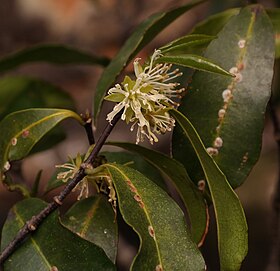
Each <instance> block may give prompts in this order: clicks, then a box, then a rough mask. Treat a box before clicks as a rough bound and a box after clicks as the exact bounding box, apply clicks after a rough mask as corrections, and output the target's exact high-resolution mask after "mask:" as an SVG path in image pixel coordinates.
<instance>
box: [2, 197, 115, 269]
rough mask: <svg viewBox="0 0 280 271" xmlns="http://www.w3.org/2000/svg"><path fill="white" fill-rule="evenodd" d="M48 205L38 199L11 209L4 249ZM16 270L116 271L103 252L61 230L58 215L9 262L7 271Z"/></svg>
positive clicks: (3, 242) (47, 220) (47, 219)
mask: <svg viewBox="0 0 280 271" xmlns="http://www.w3.org/2000/svg"><path fill="white" fill-rule="evenodd" d="M46 205H47V204H46V203H45V202H43V201H42V200H39V199H35V198H31V199H28V200H24V201H21V202H19V203H18V204H16V205H15V206H14V207H13V208H12V209H11V211H10V214H9V217H8V219H7V221H6V222H5V225H4V228H3V232H2V242H1V247H2V249H3V248H4V247H6V246H7V245H8V243H9V241H11V240H12V239H13V238H14V236H15V235H16V233H17V231H18V230H19V229H20V228H21V227H22V226H23V225H24V223H25V221H27V220H28V219H30V218H31V217H32V216H33V215H36V214H37V213H38V212H40V211H41V210H42V209H43V208H45V207H46ZM55 267H56V268H55ZM13 270H17V271H27V270H30V271H31V270H36V271H50V270H59V271H69V270H102V271H103V270H104V271H109V270H110V271H111V270H115V267H114V265H113V263H112V262H111V261H110V260H109V259H108V258H107V256H106V254H105V253H104V251H103V250H102V249H101V248H99V247H97V246H96V245H94V244H92V243H90V242H88V241H86V240H83V239H82V238H80V237H78V236H77V235H75V234H73V233H72V232H70V231H69V230H67V229H66V228H64V227H63V226H61V225H60V223H59V218H58V213H57V212H55V213H53V214H51V215H50V216H49V217H48V218H46V219H45V220H44V222H43V223H42V224H41V226H40V227H39V228H38V229H37V231H36V232H35V233H34V234H33V235H32V236H31V237H30V238H29V239H28V240H26V241H25V242H24V243H23V244H22V245H21V246H20V247H19V248H18V249H17V250H16V251H15V252H14V253H13V254H12V256H10V257H9V258H8V259H7V261H6V262H5V265H4V271H13Z"/></svg>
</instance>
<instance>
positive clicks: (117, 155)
mask: <svg viewBox="0 0 280 271" xmlns="http://www.w3.org/2000/svg"><path fill="white" fill-rule="evenodd" d="M106 144H107V143H106ZM108 144H111V143H108ZM102 155H105V157H106V159H107V160H108V162H109V163H117V164H121V165H126V166H129V167H131V168H134V169H136V170H138V171H140V172H141V173H142V174H143V175H145V176H146V177H147V178H148V179H150V180H151V181H153V182H154V183H155V184H156V185H158V186H159V187H160V188H162V189H163V190H167V187H166V184H165V181H164V179H163V178H162V176H161V174H160V173H159V172H158V170H157V169H155V168H154V167H153V166H152V165H151V164H150V163H148V162H147V161H146V160H145V159H143V157H141V156H140V153H134V154H132V153H129V152H102Z"/></svg>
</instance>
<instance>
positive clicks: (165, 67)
mask: <svg viewBox="0 0 280 271" xmlns="http://www.w3.org/2000/svg"><path fill="white" fill-rule="evenodd" d="M160 56H161V52H160V50H155V52H154V54H153V55H152V57H151V60H150V63H149V65H148V66H146V67H144V68H143V67H142V66H141V65H140V63H139V60H140V59H139V58H137V59H135V61H134V73H135V77H136V80H132V79H131V78H130V77H128V76H126V77H125V79H124V81H123V82H122V84H121V85H120V84H117V85H115V86H114V87H113V88H111V89H109V91H108V95H107V96H106V97H105V100H108V101H112V102H117V104H116V105H115V106H114V108H113V111H112V112H110V113H109V114H108V115H107V120H108V121H109V122H111V121H112V120H113V118H114V117H115V115H116V114H117V113H119V112H120V111H121V110H123V113H122V116H121V119H122V120H125V121H126V122H127V123H133V124H132V126H131V129H130V130H131V131H133V130H134V128H135V126H136V127H137V136H136V144H138V143H139V142H140V141H141V142H142V141H144V138H145V137H147V138H148V139H149V141H150V143H151V144H153V142H158V138H157V136H156V134H164V133H165V132H166V131H171V129H172V127H173V126H174V124H175V120H174V119H173V118H172V117H171V116H170V114H169V113H168V110H169V109H170V108H171V107H174V106H176V105H177V103H175V102H174V101H173V100H172V98H175V97H178V96H179V94H180V93H182V92H183V91H184V88H181V89H176V87H177V86H179V83H174V82H172V80H173V79H174V78H176V77H178V76H181V75H182V73H180V72H179V70H178V69H175V70H173V71H171V67H172V64H166V63H165V64H161V63H155V62H156V60H157V59H158V58H160Z"/></svg>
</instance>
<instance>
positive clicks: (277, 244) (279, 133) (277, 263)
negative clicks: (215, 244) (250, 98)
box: [266, 102, 280, 271]
mask: <svg viewBox="0 0 280 271" xmlns="http://www.w3.org/2000/svg"><path fill="white" fill-rule="evenodd" d="M269 109H270V115H271V120H272V123H273V126H274V136H275V141H276V143H277V146H278V148H277V149H278V181H277V185H276V189H275V191H274V199H273V209H274V216H273V229H272V230H273V244H272V250H271V253H270V259H269V263H268V266H267V269H266V271H270V270H275V267H277V268H278V269H280V121H279V119H278V116H277V112H276V109H275V107H274V106H273V104H272V102H270V103H269Z"/></svg>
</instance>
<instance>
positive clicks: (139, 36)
mask: <svg viewBox="0 0 280 271" xmlns="http://www.w3.org/2000/svg"><path fill="white" fill-rule="evenodd" d="M201 2H203V1H193V2H192V3H190V4H187V5H183V6H181V7H178V8H175V9H172V10H170V11H168V12H159V13H156V14H153V15H151V16H150V17H149V18H148V19H146V20H145V21H143V22H142V23H141V24H140V25H139V26H138V27H137V28H136V29H135V30H134V31H133V33H132V35H131V36H130V37H129V38H128V39H127V41H126V42H125V44H124V45H123V47H122V48H121V50H120V51H119V53H118V54H117V55H116V56H115V57H114V58H113V60H112V61H111V63H110V64H109V65H108V66H107V68H106V69H105V70H104V72H103V74H102V75H101V78H100V80H99V81H98V84H97V87H96V92H95V96H94V108H93V112H94V118H95V120H96V118H97V116H98V113H99V111H100V108H101V105H102V102H103V98H104V96H105V94H106V92H107V91H108V89H109V88H110V86H111V85H112V84H113V83H114V81H115V79H116V77H117V76H118V75H119V73H120V72H121V71H122V70H123V68H124V67H125V66H126V65H127V64H128V63H129V61H131V60H132V58H133V57H135V56H136V54H137V53H138V52H139V51H140V50H141V49H142V48H143V47H144V46H145V45H146V44H148V43H149V42H150V41H151V40H152V39H154V37H155V36H156V35H157V34H159V33H160V32H161V31H162V30H163V29H164V28H165V27H167V26H168V25H169V24H170V23H172V22H173V21H174V20H175V19H177V18H178V17H179V16H181V15H182V14H184V13H185V12H187V11H188V10H189V9H191V8H192V7H194V6H195V5H197V4H199V3H201Z"/></svg>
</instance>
